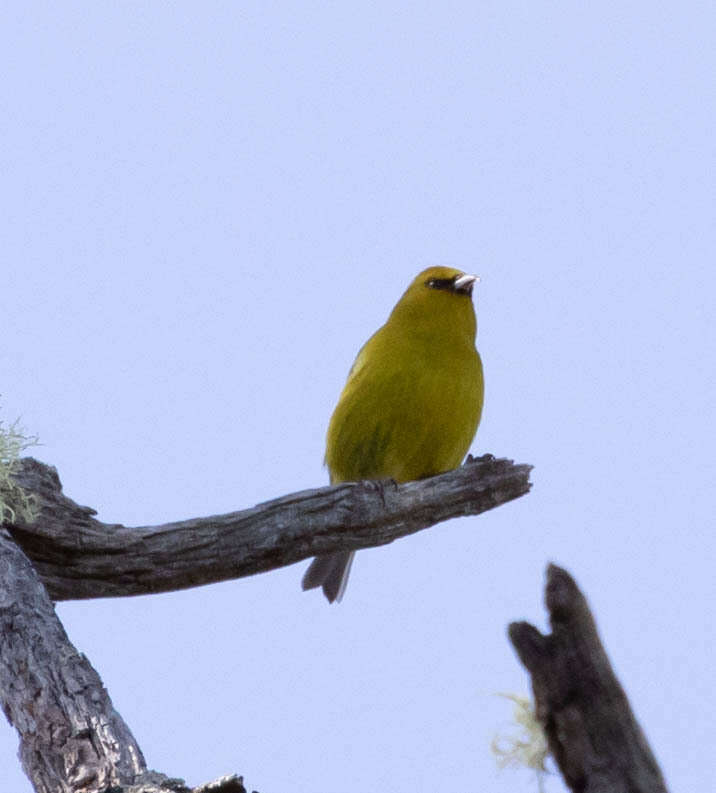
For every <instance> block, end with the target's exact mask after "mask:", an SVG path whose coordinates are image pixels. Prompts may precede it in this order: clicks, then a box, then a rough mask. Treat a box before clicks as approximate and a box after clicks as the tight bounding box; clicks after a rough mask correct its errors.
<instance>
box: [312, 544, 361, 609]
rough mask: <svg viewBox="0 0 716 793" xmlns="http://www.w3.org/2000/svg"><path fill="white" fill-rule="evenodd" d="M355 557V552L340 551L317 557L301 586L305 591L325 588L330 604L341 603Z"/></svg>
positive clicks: (324, 592)
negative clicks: (335, 601)
mask: <svg viewBox="0 0 716 793" xmlns="http://www.w3.org/2000/svg"><path fill="white" fill-rule="evenodd" d="M354 556H355V551H338V552H337V553H328V554H325V555H324V556H317V557H316V558H315V559H314V560H313V561H312V562H311V564H310V565H309V567H308V570H306V574H305V575H304V576H303V580H302V581H301V586H302V587H303V589H315V588H316V587H319V586H320V587H323V594H324V595H325V596H326V597H327V598H328V602H329V603H333V601H334V600H338V601H340V599H341V598H342V597H343V593H344V592H345V591H346V584H347V583H348V575H349V574H350V571H351V565H352V564H353V557H354Z"/></svg>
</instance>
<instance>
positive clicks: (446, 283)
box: [391, 267, 480, 340]
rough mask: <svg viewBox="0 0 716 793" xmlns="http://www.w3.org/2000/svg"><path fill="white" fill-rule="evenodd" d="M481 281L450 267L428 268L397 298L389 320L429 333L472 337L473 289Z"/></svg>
mask: <svg viewBox="0 0 716 793" xmlns="http://www.w3.org/2000/svg"><path fill="white" fill-rule="evenodd" d="M479 280H480V279H479V278H478V276H476V275H468V274H467V273H464V272H462V271H461V270H456V269H454V268H452V267H428V269H427V270H423V272H422V273H420V275H418V276H417V277H416V278H415V279H414V280H413V282H412V283H411V284H410V286H409V287H408V288H407V289H406V291H405V294H404V295H403V296H402V297H401V298H400V300H399V301H398V303H397V304H396V306H395V308H394V309H393V314H392V315H391V317H392V318H393V319H394V321H399V322H401V324H402V323H409V324H410V326H411V327H412V328H413V329H414V330H415V331H417V330H418V329H424V330H425V332H428V333H430V334H440V335H443V334H447V335H456V334H457V335H464V336H467V337H469V338H470V339H471V340H474V338H475V330H476V322H475V311H474V309H473V306H472V300H471V299H470V298H471V297H472V287H473V286H474V284H475V283H476V282H477V281H479Z"/></svg>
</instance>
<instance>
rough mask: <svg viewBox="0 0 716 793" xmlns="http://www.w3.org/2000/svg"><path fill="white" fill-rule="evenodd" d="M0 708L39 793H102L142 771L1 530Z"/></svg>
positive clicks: (43, 594)
mask: <svg viewBox="0 0 716 793" xmlns="http://www.w3.org/2000/svg"><path fill="white" fill-rule="evenodd" d="M0 638H1V640H0V701H2V707H3V710H4V712H5V715H6V716H7V718H8V721H9V722H10V723H11V724H13V725H14V726H15V727H16V729H17V731H18V732H19V734H20V752H19V754H20V761H21V763H22V767H23V769H24V770H25V773H26V774H27V775H28V777H29V778H30V780H31V781H32V783H33V785H34V787H35V790H36V791H38V793H74V791H78V790H83V789H86V790H102V789H104V788H106V787H107V786H109V785H110V784H113V785H116V784H120V783H124V782H132V781H133V780H134V779H135V777H136V776H137V775H138V774H140V773H141V772H143V771H145V770H146V766H145V763H144V758H143V757H142V753H141V751H140V749H139V746H138V745H137V743H136V741H135V740H134V738H133V736H132V733H131V732H130V731H129V728H128V727H127V725H126V724H125V723H124V722H123V721H122V718H121V716H120V715H119V714H118V713H117V712H116V711H115V710H114V708H113V707H112V702H111V700H110V698H109V695H108V694H107V692H106V691H105V689H104V687H103V686H102V681H101V680H100V679H99V676H98V675H97V673H96V672H95V670H94V669H93V668H92V666H91V664H90V663H89V661H88V660H87V659H86V658H85V657H84V656H83V655H81V654H80V653H78V652H77V650H76V649H75V648H74V647H73V646H72V644H71V643H70V641H69V639H68V638H67V634H66V633H65V631H64V629H63V627H62V625H61V624H60V621H59V620H58V618H57V615H56V614H55V609H54V607H53V605H52V603H51V602H50V599H49V597H48V596H47V591H46V590H45V587H44V586H43V585H42V582H41V581H40V579H39V578H38V576H37V573H36V572H35V570H34V568H33V566H32V565H31V564H30V562H29V561H28V559H27V557H26V556H25V554H23V552H22V551H21V550H20V549H19V548H18V546H17V545H16V544H15V543H14V542H13V540H12V539H11V537H10V535H9V534H8V532H7V531H5V530H4V529H0Z"/></svg>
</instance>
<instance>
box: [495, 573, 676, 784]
mask: <svg viewBox="0 0 716 793" xmlns="http://www.w3.org/2000/svg"><path fill="white" fill-rule="evenodd" d="M545 600H546V604H547V609H548V611H549V614H550V623H551V627H552V633H551V634H550V635H548V636H544V635H543V634H541V633H540V632H539V631H538V630H537V628H535V627H533V626H532V625H530V624H529V623H526V622H515V623H512V625H510V628H509V635H510V640H511V641H512V644H513V645H514V647H515V649H516V650H517V653H518V655H519V657H520V660H521V661H522V663H523V664H524V665H525V667H526V668H527V670H528V671H529V673H530V675H531V676H532V688H533V691H534V696H535V703H536V711H537V718H538V719H539V721H540V722H541V724H542V726H543V727H544V729H545V732H546V734H547V739H548V741H549V746H550V751H551V753H552V756H553V757H554V758H555V760H556V762H557V765H558V766H559V769H560V771H561V772H562V776H563V777H564V780H565V782H566V783H567V785H568V786H569V787H570V789H571V790H573V791H575V792H578V793H666V785H665V783H664V779H663V777H662V775H661V771H660V770H659V766H658V765H657V763H656V760H655V759H654V756H653V754H652V752H651V749H650V748H649V745H648V743H647V741H646V738H645V737H644V734H643V732H642V730H641V728H640V727H639V724H638V723H637V721H636V719H635V718H634V714H633V713H632V711H631V707H630V706H629V701H628V700H627V697H626V694H625V693H624V690H623V689H622V687H621V685H620V684H619V681H618V680H617V678H616V676H615V674H614V672H613V670H612V667H611V664H610V663H609V659H608V658H607V655H606V652H605V651H604V647H603V646H602V643H601V642H600V640H599V636H598V634H597V628H596V625H595V623H594V618H593V617H592V614H591V612H590V610H589V606H588V605H587V601H586V599H585V598H584V595H582V593H581V592H580V591H579V589H578V587H577V585H576V583H575V582H574V579H573V578H572V577H571V576H570V575H569V573H567V572H566V571H565V570H563V569H561V568H560V567H556V566H555V565H550V566H549V567H548V569H547V586H546V593H545Z"/></svg>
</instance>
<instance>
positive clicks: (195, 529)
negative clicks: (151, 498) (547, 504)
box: [9, 455, 531, 600]
mask: <svg viewBox="0 0 716 793" xmlns="http://www.w3.org/2000/svg"><path fill="white" fill-rule="evenodd" d="M530 469H531V467H530V466H529V465H515V464H514V463H512V461H510V460H504V459H501V460H500V459H495V458H493V457H491V456H490V455H487V456H485V457H482V458H479V459H477V460H469V461H468V462H467V463H466V464H465V465H464V466H462V468H458V469H457V470H455V471H450V472H448V473H446V474H441V475H440V476H435V477H432V478H430V479H424V480H421V481H419V482H408V483H406V484H401V485H395V484H394V483H385V484H382V485H378V484H376V483H375V482H346V483H343V484H339V485H335V486H333V487H322V488H318V489H316V490H304V491H302V492H299V493H293V494H291V495H287V496H283V497H282V498H277V499H275V500H273V501H268V502H266V503H264V504H259V505H258V506H256V507H252V508H251V509H245V510H242V511H240V512H231V513H229V514H226V515H215V516H212V517H207V518H195V519H193V520H184V521H179V522H176V523H167V524H164V525H162V526H144V527H140V528H126V527H124V526H121V525H113V524H106V523H101V522H100V521H98V520H96V519H95V518H94V517H93V515H94V514H95V512H94V510H92V509H90V508H88V507H80V506H78V505H77V504H75V503H74V502H73V501H71V500H70V499H69V498H67V497H66V496H65V495H63V493H62V488H61V485H60V480H59V477H58V476H57V472H56V470H55V469H54V468H51V467H50V466H47V465H44V464H43V463H40V462H38V461H37V460H34V459H33V458H31V457H27V458H25V459H23V460H21V461H20V466H19V467H18V470H17V473H16V474H15V475H14V478H15V481H16V482H17V483H18V484H19V485H20V486H21V487H23V488H25V489H26V490H27V491H29V492H32V493H34V494H35V495H36V496H37V497H38V499H39V502H40V508H41V510H40V517H39V519H38V520H37V521H35V522H34V523H32V524H31V525H28V524H26V523H25V524H22V523H17V524H16V525H13V526H10V527H9V529H10V531H11V533H12V536H13V537H14V539H15V540H16V541H17V542H18V544H19V545H21V546H22V548H23V550H24V551H25V553H26V554H27V555H28V557H29V558H30V559H31V560H32V563H33V564H34V566H35V569H36V570H37V572H38V573H39V575H40V577H41V579H42V581H43V582H44V584H45V586H46V587H47V590H48V592H49V593H50V596H51V597H52V599H53V600H72V599H81V598H93V597H117V596H123V595H140V594H147V593H152V592H167V591H171V590H176V589H183V588H186V587H192V586H198V585H200V584H209V583H213V582H216V581H224V580H226V579H230V578H239V577H242V576H247V575H252V574H254V573H261V572H265V571H267V570H272V569H274V568H277V567H283V566H285V565H289V564H293V563H294V562H299V561H301V560H302V559H306V558H308V557H310V556H314V555H316V554H320V553H326V552H329V551H337V550H352V549H358V548H366V547H369V546H375V545H383V544H385V543H389V542H392V541H393V540H395V539H397V538H399V537H403V536H405V535H407V534H411V533H413V532H416V531H419V530H420V529H424V528H427V527H428V526H431V525H433V524H435V523H439V522H440V521H444V520H448V519H450V518H455V517H458V516H462V515H477V514H479V513H480V512H484V511H485V510H488V509H492V508H493V507H496V506H498V505H500V504H503V503H505V502H506V501H510V500H511V499H514V498H517V497H518V496H521V495H523V494H525V493H527V492H528V490H529V489H530V483H529V472H530Z"/></svg>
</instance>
